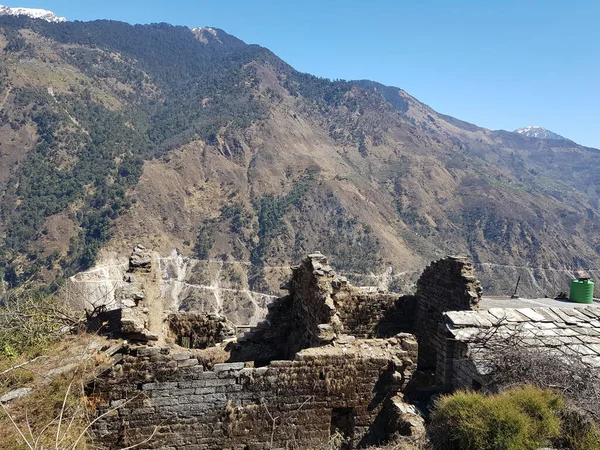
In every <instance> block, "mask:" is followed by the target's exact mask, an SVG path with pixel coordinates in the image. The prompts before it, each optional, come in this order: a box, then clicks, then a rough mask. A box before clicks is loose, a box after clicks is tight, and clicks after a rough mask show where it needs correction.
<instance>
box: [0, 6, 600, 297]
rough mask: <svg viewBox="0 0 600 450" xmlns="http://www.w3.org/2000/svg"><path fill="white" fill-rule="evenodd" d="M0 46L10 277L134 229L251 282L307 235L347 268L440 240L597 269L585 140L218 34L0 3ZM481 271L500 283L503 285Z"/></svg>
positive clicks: (72, 260)
mask: <svg viewBox="0 0 600 450" xmlns="http://www.w3.org/2000/svg"><path fill="white" fill-rule="evenodd" d="M0 50H1V52H2V59H1V62H0V106H1V108H2V109H1V111H0V160H1V164H0V187H1V189H0V191H1V192H2V199H1V205H2V208H1V212H0V233H1V236H2V246H1V247H0V272H1V273H0V275H2V278H3V279H4V280H5V282H6V283H7V284H8V286H10V287H16V286H19V285H21V284H23V283H25V282H27V281H28V280H31V281H32V282H33V281H36V282H39V283H38V285H39V286H44V289H47V290H48V289H49V290H52V289H54V288H56V286H58V285H59V284H60V283H61V280H63V279H64V278H65V277H67V276H70V275H72V274H74V273H76V272H77V271H81V270H85V269H87V268H89V267H91V266H92V265H93V264H94V263H95V262H96V261H97V259H98V256H99V255H101V254H103V253H102V252H103V251H105V252H108V251H116V252H119V253H126V252H128V250H129V248H130V247H131V246H132V245H133V244H134V243H137V242H141V243H144V244H145V245H147V246H148V247H150V248H153V249H156V250H157V251H160V252H162V253H163V254H167V253H168V252H170V250H171V249H172V248H178V249H179V250H180V251H181V252H183V253H185V254H189V255H195V256H197V257H198V258H200V259H221V260H236V261H247V262H250V263H252V269H251V270H250V272H249V274H248V278H249V279H248V280H247V281H248V283H249V287H250V288H251V289H253V290H260V291H276V290H277V286H278V283H279V280H278V277H276V276H274V275H273V276H271V275H270V274H269V272H268V270H267V269H268V267H278V266H282V265H286V264H289V263H290V262H292V261H294V260H297V259H298V257H299V256H300V255H302V254H304V253H306V252H309V251H312V250H314V249H319V250H321V251H323V252H325V253H327V254H329V255H331V256H332V257H333V258H332V259H333V261H334V264H336V266H337V267H338V268H339V269H341V270H342V271H345V272H348V273H351V274H356V275H361V274H365V273H371V272H372V273H379V272H382V271H383V270H384V269H385V268H386V267H388V266H393V267H394V270H395V271H397V272H402V271H405V272H410V271H414V272H415V273H417V272H418V271H420V269H421V268H422V267H423V266H424V264H425V263H426V262H427V261H429V260H431V259H433V258H436V257H439V256H441V255H443V254H445V253H454V254H455V253H466V254H469V255H471V256H472V257H473V258H474V260H475V262H476V263H480V264H484V263H492V264H495V265H498V267H503V266H511V265H515V266H531V267H546V268H550V269H559V270H562V269H570V270H572V269H578V268H590V269H596V266H595V264H596V263H595V261H596V260H597V258H598V256H599V254H600V233H599V231H600V218H599V216H600V209H599V208H600V204H599V198H600V177H598V176H597V170H598V168H600V152H599V151H598V150H594V149H589V148H584V147H581V146H578V145H576V144H574V143H572V142H570V141H557V140H540V139H535V138H528V137H524V136H521V135H518V134H516V133H509V132H494V131H490V130H486V129H483V128H480V127H477V126H475V125H472V124H468V123H466V122H462V121H460V120H457V119H454V118H452V117H450V116H445V115H442V114H438V113H436V112H435V111H433V110H431V109H430V108H429V107H427V106H426V105H423V104H422V103H420V102H418V101H417V100H416V99H414V98H412V97H411V96H410V95H408V94H407V93H405V92H404V91H402V90H400V89H397V88H393V87H388V86H383V85H380V84H378V83H375V82H371V81H364V80H363V81H356V82H352V81H330V80H326V79H320V78H317V77H313V76H311V75H308V74H302V73H299V72H297V71H295V70H294V69H293V68H291V67H290V66H289V65H287V64H286V63H285V62H283V61H282V60H280V59H279V58H277V57H276V56H275V55H274V54H273V53H271V52H270V51H269V50H267V49H265V48H262V47H260V46H257V45H247V44H245V43H244V42H242V41H240V40H239V39H236V38H235V37H233V36H230V35H228V34H226V33H224V32H222V31H220V30H216V29H210V28H202V29H195V30H194V31H192V30H190V29H188V28H185V27H175V26H171V25H167V24H154V25H135V26H132V25H128V24H124V23H120V22H113V21H95V22H66V23H58V24H53V23H47V22H43V21H36V20H31V19H26V18H16V17H2V18H0ZM492 275H494V274H493V273H492V274H487V275H486V276H488V280H491V279H495V282H494V283H495V284H492V282H491V281H488V282H487V283H488V286H489V287H491V288H492V291H495V292H501V291H503V290H509V289H511V288H512V287H513V286H514V282H515V281H516V279H515V278H516V276H513V274H512V273H511V274H508V275H506V278H503V277H502V276H499V275H498V276H495V277H494V276H492ZM496 275H497V274H496ZM544 276H545V275H544V272H536V273H535V274H534V276H532V280H531V281H530V285H529V286H528V285H527V283H524V284H525V287H526V288H527V287H530V288H532V289H533V285H532V284H531V283H533V284H536V283H537V282H539V281H540V279H536V277H544ZM484 281H485V280H484ZM552 281H553V280H549V282H550V286H549V290H552V289H558V287H557V286H554V285H552Z"/></svg>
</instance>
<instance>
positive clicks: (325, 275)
mask: <svg viewBox="0 0 600 450" xmlns="http://www.w3.org/2000/svg"><path fill="white" fill-rule="evenodd" d="M336 283H341V281H340V280H339V278H338V277H337V276H336V274H335V272H334V271H333V269H332V268H331V266H330V265H329V264H328V262H327V258H326V257H325V256H323V255H322V254H320V253H313V254H311V255H308V257H307V258H305V259H304V260H303V261H302V264H301V265H300V266H297V267H292V278H291V280H290V283H289V292H290V297H291V313H290V321H291V329H290V335H289V338H288V347H289V352H288V353H289V355H293V354H295V353H296V352H298V351H299V350H302V349H303V348H308V347H315V346H320V345H324V344H327V343H329V342H331V341H333V339H334V338H335V336H336V335H337V334H338V333H340V332H341V330H342V324H341V321H340V318H339V316H338V314H337V310H336V308H335V305H334V302H333V299H332V298H331V294H332V292H333V284H336Z"/></svg>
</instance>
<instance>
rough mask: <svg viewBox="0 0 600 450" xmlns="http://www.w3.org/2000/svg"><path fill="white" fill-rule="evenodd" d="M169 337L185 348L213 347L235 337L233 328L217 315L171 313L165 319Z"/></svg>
mask: <svg viewBox="0 0 600 450" xmlns="http://www.w3.org/2000/svg"><path fill="white" fill-rule="evenodd" d="M167 324H168V326H169V335H170V337H172V338H173V339H175V342H176V344H177V345H179V346H181V347H186V348H200V349H204V348H207V347H213V346H214V345H215V344H219V343H222V342H225V341H226V340H230V339H233V338H234V337H235V327H234V325H233V324H232V323H231V322H229V321H228V320H227V318H226V317H225V316H221V315H218V314H195V313H173V314H169V316H168V317H167Z"/></svg>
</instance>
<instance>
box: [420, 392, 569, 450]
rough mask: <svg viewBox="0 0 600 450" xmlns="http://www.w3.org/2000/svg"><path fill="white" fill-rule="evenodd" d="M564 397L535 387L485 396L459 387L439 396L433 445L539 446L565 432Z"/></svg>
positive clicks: (479, 449)
mask: <svg viewBox="0 0 600 450" xmlns="http://www.w3.org/2000/svg"><path fill="white" fill-rule="evenodd" d="M563 408H564V401H563V399H562V397H561V396H560V395H559V394H556V393H554V392H553V391H551V390H541V389H537V388H535V387H532V386H523V387H518V388H514V389H511V390H508V391H505V392H502V393H500V394H498V395H491V396H486V395H484V394H481V393H477V392H467V391H461V392H457V393H455V394H452V395H448V396H444V397H442V398H440V399H439V400H438V402H437V404H436V407H435V410H434V411H433V413H432V423H431V426H430V429H429V431H430V437H431V441H432V444H433V447H434V448H435V449H444V450H529V449H531V450H537V449H538V448H540V447H543V446H544V445H545V444H547V443H548V442H549V441H550V440H552V439H555V438H558V437H559V436H560V432H561V419H560V416H559V413H560V411H561V410H562V409H563Z"/></svg>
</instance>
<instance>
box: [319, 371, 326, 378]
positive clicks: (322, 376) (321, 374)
mask: <svg viewBox="0 0 600 450" xmlns="http://www.w3.org/2000/svg"><path fill="white" fill-rule="evenodd" d="M324 379H325V374H324V373H323V372H319V380H324Z"/></svg>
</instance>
